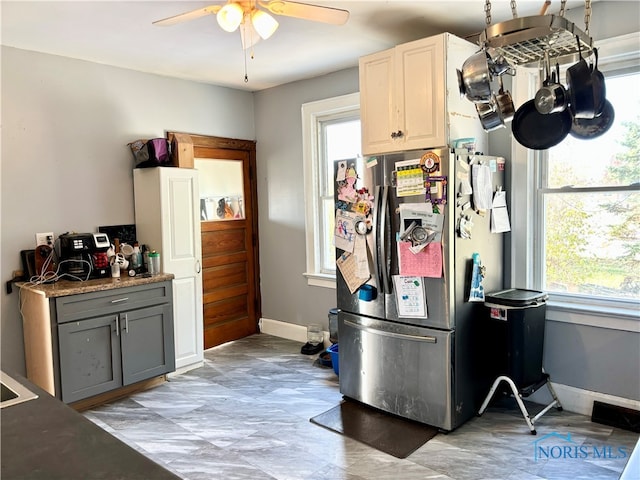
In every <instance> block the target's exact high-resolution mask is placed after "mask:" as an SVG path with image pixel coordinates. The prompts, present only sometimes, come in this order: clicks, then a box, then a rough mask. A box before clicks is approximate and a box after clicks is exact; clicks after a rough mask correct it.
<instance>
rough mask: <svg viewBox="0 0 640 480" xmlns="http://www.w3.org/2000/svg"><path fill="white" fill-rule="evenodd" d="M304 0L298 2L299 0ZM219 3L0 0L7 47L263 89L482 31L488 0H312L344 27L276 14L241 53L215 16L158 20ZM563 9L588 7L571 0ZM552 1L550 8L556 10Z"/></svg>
mask: <svg viewBox="0 0 640 480" xmlns="http://www.w3.org/2000/svg"><path fill="white" fill-rule="evenodd" d="M300 1H302V0H300ZM220 3H224V0H221V1H216V0H212V1H211V0H210V1H206V0H205V1H163V0H154V1H152V0H146V1H144V0H143V1H133V2H132V1H114V0H111V1H90V0H89V1H86V0H85V1H78V0H75V1H73V0H72V1H66V2H59V1H46V0H45V1H38V2H34V1H25V0H20V1H5V0H2V1H1V2H0V15H1V17H2V30H1V40H2V44H3V45H7V46H11V47H16V48H20V49H25V50H34V51H38V52H45V53H50V54H54V55H62V56H65V57H71V58H77V59H82V60H88V61H91V62H97V63H101V64H107V65H113V66H117V67H123V68H128V69H133V70H139V71H143V72H149V73H156V74H160V75H165V76H170V77H177V78H182V79H188V80H193V81H198V82H203V83H210V84H215V85H222V86H228V87H232V88H238V89H243V90H249V91H258V90H262V89H265V88H269V87H273V86H276V85H280V84H284V83H289V82H292V81H295V80H301V79H305V78H311V77H315V76H318V75H322V74H326V73H330V72H334V71H338V70H342V69H344V68H348V67H354V66H356V65H357V64H358V58H359V57H360V56H362V55H366V54H369V53H372V52H376V51H379V50H384V49H386V48H390V47H392V46H394V45H398V44H400V43H404V42H407V41H411V40H416V39H418V38H423V37H427V36H430V35H434V34H437V33H440V32H443V31H448V32H451V33H454V34H457V35H459V36H462V37H466V36H470V35H473V34H477V33H478V32H480V31H481V30H482V29H484V28H485V13H484V8H485V0H445V1H439V0H423V1H398V0H369V1H364V0H355V1H326V0H311V1H306V0H304V1H302V3H312V4H316V5H326V6H332V7H337V8H342V9H346V10H349V12H350V17H349V20H348V21H347V23H346V24H345V25H342V26H334V25H327V24H322V23H316V22H311V21H307V20H300V19H295V18H289V17H283V16H278V17H277V20H278V21H279V23H280V28H279V29H278V30H277V31H276V33H275V34H274V35H273V36H272V37H271V38H269V39H268V40H265V41H261V42H260V43H258V44H257V45H256V46H255V47H254V50H253V52H254V58H251V57H250V53H249V52H250V51H247V56H246V69H247V74H248V79H249V81H248V82H247V83H245V81H244V75H245V52H244V51H243V50H242V46H241V42H240V33H239V32H238V31H236V32H234V33H227V32H225V31H223V30H222V29H221V28H220V27H219V26H218V24H217V22H216V19H215V17H214V16H213V15H211V16H206V17H203V18H199V19H196V20H192V21H189V22H186V23H182V24H177V25H173V26H169V27H160V26H155V25H152V22H153V21H155V20H160V19H163V18H166V17H170V16H173V15H177V14H180V13H183V12H186V11H190V10H194V9H197V8H202V7H205V6H207V5H212V4H220ZM543 3H544V2H543V0H518V2H517V9H518V15H519V16H527V15H537V14H538V12H539V10H540V8H541V7H542V4H543ZM491 4H492V10H491V11H492V18H493V23H498V22H502V21H505V20H509V19H510V18H511V8H510V1H509V0H493V1H492V2H491ZM567 8H568V9H570V8H584V0H569V1H567ZM559 9H560V0H553V1H552V4H551V7H550V9H549V11H548V13H557V12H558V10H559Z"/></svg>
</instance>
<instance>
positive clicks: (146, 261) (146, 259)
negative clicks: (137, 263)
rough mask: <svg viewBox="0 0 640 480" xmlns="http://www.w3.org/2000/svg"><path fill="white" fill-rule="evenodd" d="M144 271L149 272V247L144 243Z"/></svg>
mask: <svg viewBox="0 0 640 480" xmlns="http://www.w3.org/2000/svg"><path fill="white" fill-rule="evenodd" d="M142 271H143V272H149V247H148V246H147V245H142Z"/></svg>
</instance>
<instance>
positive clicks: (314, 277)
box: [303, 273, 336, 289]
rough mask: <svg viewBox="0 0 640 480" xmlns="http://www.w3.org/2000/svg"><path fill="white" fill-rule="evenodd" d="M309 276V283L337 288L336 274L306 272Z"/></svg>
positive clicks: (315, 285)
mask: <svg viewBox="0 0 640 480" xmlns="http://www.w3.org/2000/svg"><path fill="white" fill-rule="evenodd" d="M303 275H304V276H305V277H306V278H307V285H311V286H314V287H324V288H333V289H335V288H336V276H335V275H329V274H326V273H304V274H303Z"/></svg>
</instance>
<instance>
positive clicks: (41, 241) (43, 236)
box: [36, 232, 53, 247]
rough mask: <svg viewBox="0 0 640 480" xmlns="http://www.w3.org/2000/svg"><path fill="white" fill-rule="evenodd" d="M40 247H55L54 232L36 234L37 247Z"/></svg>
mask: <svg viewBox="0 0 640 480" xmlns="http://www.w3.org/2000/svg"><path fill="white" fill-rule="evenodd" d="M40 245H49V246H50V247H53V232H45V233H36V247H38V246H40Z"/></svg>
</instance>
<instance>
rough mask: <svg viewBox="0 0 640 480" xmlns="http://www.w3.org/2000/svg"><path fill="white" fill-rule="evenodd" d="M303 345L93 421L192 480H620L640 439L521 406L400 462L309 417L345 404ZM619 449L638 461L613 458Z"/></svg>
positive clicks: (181, 380)
mask: <svg viewBox="0 0 640 480" xmlns="http://www.w3.org/2000/svg"><path fill="white" fill-rule="evenodd" d="M300 347H301V344H299V343H297V342H293V341H290V340H285V339H282V338H278V337H273V336H269V335H265V334H257V335H253V336H251V337H248V338H245V339H242V340H238V341H235V342H231V343H228V344H225V345H222V346H220V347H216V348H213V349H210V350H208V351H207V352H205V365H204V366H203V367H201V368H198V369H196V370H192V371H190V372H187V373H185V374H181V375H176V376H175V377H172V378H171V380H170V381H169V382H167V383H165V384H162V385H160V386H158V387H156V388H153V389H151V390H148V391H146V392H142V393H138V394H134V395H132V396H130V397H129V398H126V399H123V400H119V401H116V402H113V403H111V404H108V405H103V406H100V407H98V408H94V409H92V410H89V411H87V412H85V416H86V417H87V418H89V419H90V420H92V421H93V422H95V423H96V424H98V425H100V426H101V427H102V428H104V429H105V430H107V431H109V432H111V433H112V434H113V435H115V436H116V437H118V438H120V439H121V440H123V441H124V442H126V443H127V444H129V445H131V446H132V447H133V448H135V449H137V450H139V451H140V452H142V453H143V454H145V455H146V456H148V457H150V458H152V459H153V460H155V461H156V462H158V463H160V464H162V465H163V466H165V467H166V468H167V469H169V470H171V471H173V472H175V473H176V474H178V475H179V476H180V477H182V478H184V479H190V480H212V479H225V480H235V479H238V480H240V479H247V480H249V479H250V480H262V479H264V480H266V479H270V480H273V479H278V480H334V479H335V480H338V479H340V480H342V479H348V480H365V479H367V480H372V479H389V480H392V479H393V480H398V479H403V480H411V479H441V480H450V479H454V480H482V479H492V480H507V479H508V480H539V479H550V480H551V479H552V480H559V479H589V480H605V479H612V480H613V479H617V478H618V477H619V475H620V473H621V471H622V470H623V468H624V466H625V464H626V462H627V459H628V455H629V454H630V453H631V451H632V450H633V447H634V445H635V444H636V441H637V440H638V434H635V433H632V432H629V431H626V430H621V429H616V428H612V427H608V426H606V425H600V424H596V423H591V422H590V420H589V418H588V417H585V416H582V415H576V414H572V413H570V412H557V411H555V410H552V411H551V412H549V413H547V414H546V415H544V416H543V417H542V418H541V419H540V420H539V421H538V423H537V424H536V428H537V431H538V435H537V436H533V435H530V433H529V430H528V428H527V426H526V424H525V422H524V420H523V418H522V416H521V415H520V413H519V411H518V410H517V408H516V405H515V401H513V399H510V401H509V404H508V405H504V406H503V407H502V408H497V407H490V408H489V410H488V411H487V412H486V413H485V414H484V415H483V416H482V417H476V418H473V419H471V420H470V421H469V422H467V423H465V424H464V425H463V426H461V427H460V428H458V429H457V430H455V431H453V432H450V433H448V434H444V433H439V434H438V435H437V436H436V437H435V438H433V439H432V440H431V441H429V442H427V443H426V444H425V445H424V446H422V447H421V448H420V449H418V450H417V451H415V452H414V453H413V454H411V455H410V456H409V457H408V458H406V459H402V460H401V459H397V458H395V457H392V456H389V455H387V454H384V453H381V452H379V451H377V450H375V449H373V448H370V447H368V446H366V445H363V444H361V443H359V442H356V441H353V440H350V439H348V438H345V437H343V436H341V435H339V434H337V433H334V432H331V431H329V430H326V429H324V428H322V427H319V426H317V425H314V424H312V423H311V422H310V421H309V419H310V418H311V417H313V416H315V415H317V414H319V413H322V412H324V411H326V410H329V409H330V408H331V407H334V406H335V405H337V404H338V403H339V402H340V400H341V398H342V397H341V395H340V393H339V389H338V380H337V377H336V375H335V374H334V372H333V370H332V369H329V368H323V367H319V366H317V365H314V360H315V359H316V356H306V355H301V354H300ZM561 400H562V399H561ZM530 411H532V412H535V410H533V409H532V410H530ZM552 433H556V434H559V435H562V436H563V437H565V438H559V437H553V436H552V437H547V438H546V439H545V440H542V442H543V443H544V445H543V447H544V449H543V451H546V452H549V456H550V457H551V458H538V459H537V461H536V459H535V458H534V455H535V452H536V449H535V446H536V442H537V441H539V440H540V439H542V438H544V437H545V436H546V435H549V434H552ZM567 434H570V435H571V438H570V440H569V441H568V440H566V435H567ZM609 447H611V449H610V450H608V449H609ZM545 449H546V450H545ZM594 449H595V451H597V452H600V454H601V457H600V458H597V456H596V455H594V453H593V452H594ZM618 449H623V451H624V452H625V454H626V458H611V457H613V456H615V455H616V454H619V452H620V451H619V450H618ZM538 452H540V449H538ZM602 452H604V453H605V455H602ZM563 456H564V458H563ZM605 456H606V457H608V458H604V457H605ZM570 457H572V458H570ZM576 457H577V458H576ZM639 478H640V477H639ZM150 480H151V479H150Z"/></svg>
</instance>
